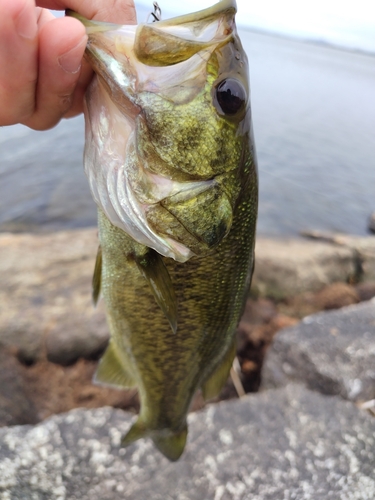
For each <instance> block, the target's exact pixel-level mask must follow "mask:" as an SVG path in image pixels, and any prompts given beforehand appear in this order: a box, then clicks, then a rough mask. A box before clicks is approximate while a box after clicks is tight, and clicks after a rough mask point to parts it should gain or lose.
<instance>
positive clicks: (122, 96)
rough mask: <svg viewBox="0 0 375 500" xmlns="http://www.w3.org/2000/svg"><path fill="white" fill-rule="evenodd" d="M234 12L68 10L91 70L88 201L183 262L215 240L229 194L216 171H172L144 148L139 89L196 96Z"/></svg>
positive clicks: (223, 7) (232, 6) (228, 0)
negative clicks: (119, 18) (84, 39)
mask: <svg viewBox="0 0 375 500" xmlns="http://www.w3.org/2000/svg"><path fill="white" fill-rule="evenodd" d="M235 13H236V3H235V1H234V0H222V1H221V2H219V3H217V4H216V5H213V6H212V7H210V8H208V9H204V10H202V11H198V12H195V13H192V14H187V15H183V16H179V17H175V18H172V19H167V20H164V21H158V22H155V23H150V24H140V25H137V26H135V25H134V26H121V25H116V24H111V23H101V22H94V21H88V20H85V19H84V18H82V17H81V16H79V15H77V14H75V13H72V12H68V15H74V17H77V18H78V19H79V20H81V21H82V22H83V24H84V25H85V27H86V31H87V34H88V44H87V49H86V58H87V60H88V61H89V63H90V65H91V66H92V67H93V69H94V71H95V73H96V75H97V78H95V79H94V81H93V82H92V84H91V85H90V87H89V89H88V91H87V94H86V100H85V101H86V102H85V117H86V142H85V159H84V164H85V172H86V175H87V177H88V179H89V184H90V188H91V192H92V194H93V197H94V200H95V202H96V203H97V205H98V206H99V207H100V208H101V209H102V210H103V211H104V213H105V214H106V216H107V217H108V219H109V220H110V221H111V223H112V224H113V225H115V226H117V227H119V228H121V229H123V230H124V231H125V232H126V233H127V234H129V235H130V236H131V237H132V238H134V240H136V241H137V242H139V243H141V244H144V245H146V246H148V247H150V248H153V249H155V250H156V251H157V252H159V253H160V254H161V255H163V256H166V257H171V258H173V259H175V260H177V261H179V262H185V261H186V260H188V259H190V258H191V257H192V256H194V255H197V254H201V253H204V252H206V251H207V250H210V249H212V248H213V247H214V246H216V245H217V244H218V243H219V242H220V241H221V239H222V238H223V237H224V236H225V235H226V234H227V233H228V231H229V230H230V227H231V224H232V215H233V214H232V207H233V201H232V200H230V199H229V198H228V196H227V195H226V193H225V192H224V191H222V190H221V188H220V185H219V184H218V183H217V182H216V180H215V175H214V174H213V173H212V172H210V173H208V174H205V175H202V174H191V172H185V173H184V172H183V168H180V166H179V165H178V162H177V164H176V165H175V168H174V169H170V168H169V167H166V166H165V162H164V161H163V160H160V159H156V160H155V158H156V155H155V154H154V153H152V154H151V156H152V159H151V160H150V158H149V156H150V154H149V153H148V152H147V154H146V153H145V152H144V151H143V152H142V151H141V148H140V147H139V145H138V143H139V139H138V136H137V134H139V132H140V130H141V129H140V125H139V124H140V122H142V121H143V122H144V115H145V112H144V102H143V101H142V99H140V97H139V96H144V95H149V94H153V95H158V96H159V97H160V98H162V99H164V100H166V101H168V102H171V103H173V104H174V105H183V104H185V103H189V102H192V101H193V100H194V99H195V98H196V96H197V95H198V94H199V93H201V92H202V88H204V86H205V85H206V84H207V82H206V78H207V75H206V67H207V64H208V62H209V60H210V58H211V56H212V54H213V53H214V51H217V50H220V48H222V47H224V46H226V45H228V44H229V43H231V42H233V39H234V37H235V33H236V32H235V21H234V17H235ZM228 71H229V70H228ZM155 164H157V167H156V166H155ZM159 167H160V170H158V168H159ZM221 173H222V172H220V174H221ZM202 210H204V212H203V213H206V214H209V217H207V218H206V219H207V221H206V223H203V222H201V221H200V219H202V212H200V211H202Z"/></svg>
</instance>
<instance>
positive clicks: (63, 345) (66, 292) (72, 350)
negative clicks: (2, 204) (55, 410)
mask: <svg viewBox="0 0 375 500" xmlns="http://www.w3.org/2000/svg"><path fill="white" fill-rule="evenodd" d="M96 233H97V231H96V230H95V229H89V230H80V231H62V232H59V233H52V234H46V235H38V236H35V235H30V234H18V235H13V234H7V233H5V234H0V254H1V259H0V275H1V286H0V304H1V307H0V347H3V348H4V347H12V348H16V349H18V353H19V357H20V358H21V359H24V360H25V361H27V362H33V361H36V360H38V359H39V358H41V357H43V356H45V355H47V357H48V359H49V360H51V361H54V362H57V363H62V364H67V363H72V362H74V361H75V360H76V359H77V358H79V357H86V358H90V357H92V356H95V354H97V353H98V352H99V351H101V350H102V349H103V348H104V347H105V345H106V342H107V340H108V330H107V326H106V321H105V316H104V312H103V309H102V308H101V307H99V308H98V309H97V310H94V308H93V306H92V301H91V277H92V273H93V269H94V262H95V256H96V249H97V245H98V241H97V235H96Z"/></svg>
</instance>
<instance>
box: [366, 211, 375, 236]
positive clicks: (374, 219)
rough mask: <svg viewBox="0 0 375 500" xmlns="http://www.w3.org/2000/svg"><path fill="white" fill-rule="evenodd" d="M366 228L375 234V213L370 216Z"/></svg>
mask: <svg viewBox="0 0 375 500" xmlns="http://www.w3.org/2000/svg"><path fill="white" fill-rule="evenodd" d="M367 227H368V230H369V231H370V233H375V212H373V213H372V214H371V215H370V217H369V220H368V226H367Z"/></svg>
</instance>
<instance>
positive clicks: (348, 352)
mask: <svg viewBox="0 0 375 500" xmlns="http://www.w3.org/2000/svg"><path fill="white" fill-rule="evenodd" d="M291 381H298V382H301V383H303V384H305V385H306V386H307V387H308V388H309V389H312V390H315V391H319V392H322V393H323V394H330V395H333V394H337V395H340V396H341V397H343V398H345V399H349V400H352V401H367V400H371V399H374V398H375V299H372V300H370V301H368V302H362V303H361V304H356V305H352V306H348V307H345V308H342V309H340V310H337V311H332V312H322V313H317V314H314V315H311V316H308V317H306V318H304V319H303V320H302V321H301V323H299V324H297V325H296V326H293V327H291V328H287V329H285V330H282V331H280V332H279V333H278V334H277V335H276V337H275V340H274V343H273V344H272V346H271V347H270V349H269V351H268V353H267V356H266V360H265V363H264V366H263V371H262V388H263V389H269V388H274V387H281V386H284V385H286V384H288V383H290V382H291ZM374 474H375V473H374Z"/></svg>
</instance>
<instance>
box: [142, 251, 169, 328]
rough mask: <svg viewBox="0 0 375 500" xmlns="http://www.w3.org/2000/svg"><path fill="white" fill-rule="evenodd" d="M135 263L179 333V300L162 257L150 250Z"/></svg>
mask: <svg viewBox="0 0 375 500" xmlns="http://www.w3.org/2000/svg"><path fill="white" fill-rule="evenodd" d="M135 261H136V263H137V266H138V269H139V270H140V272H141V274H142V276H143V277H144V278H145V279H146V280H147V281H148V283H149V285H150V287H151V290H152V293H153V295H154V297H155V300H156V302H157V304H158V305H159V307H160V308H161V310H162V311H163V313H164V314H165V316H166V318H167V320H168V321H169V324H170V325H171V328H172V331H173V333H176V331H177V299H176V295H175V293H174V289H173V284H172V280H171V277H170V276H169V273H168V270H167V268H166V267H165V264H164V262H163V259H162V257H161V255H159V254H158V252H156V251H155V250H152V249H149V250H148V252H147V253H145V254H144V255H142V256H136V257H135Z"/></svg>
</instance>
